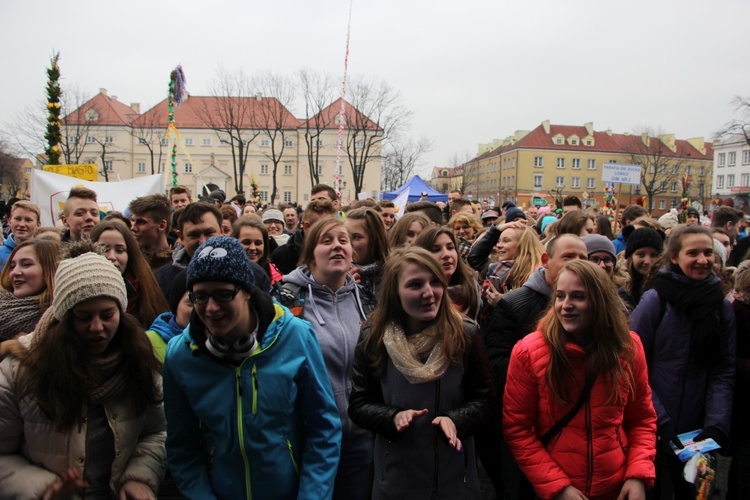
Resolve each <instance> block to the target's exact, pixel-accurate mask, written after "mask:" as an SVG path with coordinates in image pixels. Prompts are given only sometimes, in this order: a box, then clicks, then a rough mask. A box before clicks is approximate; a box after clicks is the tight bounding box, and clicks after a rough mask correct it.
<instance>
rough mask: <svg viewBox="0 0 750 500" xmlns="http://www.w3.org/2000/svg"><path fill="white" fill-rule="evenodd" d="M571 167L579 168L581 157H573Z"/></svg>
mask: <svg viewBox="0 0 750 500" xmlns="http://www.w3.org/2000/svg"><path fill="white" fill-rule="evenodd" d="M573 168H574V169H579V168H581V159H580V158H573Z"/></svg>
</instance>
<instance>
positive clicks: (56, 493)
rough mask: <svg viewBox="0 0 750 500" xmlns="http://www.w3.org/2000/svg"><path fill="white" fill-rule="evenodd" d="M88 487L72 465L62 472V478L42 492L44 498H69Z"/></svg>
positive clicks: (64, 499) (56, 499)
mask: <svg viewBox="0 0 750 500" xmlns="http://www.w3.org/2000/svg"><path fill="white" fill-rule="evenodd" d="M87 487H88V483H87V482H86V481H84V480H83V479H81V475H80V474H79V473H78V471H77V470H76V469H73V468H72V467H71V468H70V469H68V470H66V471H65V472H63V473H62V475H61V476H60V479H59V480H57V481H55V482H54V483H52V484H50V485H49V486H47V489H46V490H44V493H43V494H42V499H43V500H67V499H69V498H71V497H72V496H73V495H74V494H75V493H76V492H77V491H80V490H82V489H84V488H87Z"/></svg>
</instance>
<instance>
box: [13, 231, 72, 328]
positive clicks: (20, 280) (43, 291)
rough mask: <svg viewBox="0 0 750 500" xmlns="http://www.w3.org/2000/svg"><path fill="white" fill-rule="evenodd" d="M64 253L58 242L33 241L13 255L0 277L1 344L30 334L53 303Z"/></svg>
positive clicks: (22, 246)
mask: <svg viewBox="0 0 750 500" xmlns="http://www.w3.org/2000/svg"><path fill="white" fill-rule="evenodd" d="M61 250H62V245H61V244H60V243H58V242H56V241H50V240H30V241H24V242H23V243H21V244H19V245H18V246H17V247H16V248H15V249H14V250H13V252H11V254H10V258H9V259H8V263H7V265H6V266H5V268H4V269H3V272H2V275H0V283H2V288H0V341H2V340H8V339H11V338H13V337H15V336H16V335H18V334H19V333H21V332H24V333H28V332H31V331H32V330H33V329H34V326H35V325H36V322H37V321H39V318H40V317H41V316H42V313H43V312H44V311H45V310H46V309H47V308H48V307H49V305H50V304H51V303H52V290H53V287H54V281H55V271H57V264H58V262H59V261H60V252H61Z"/></svg>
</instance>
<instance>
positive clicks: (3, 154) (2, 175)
mask: <svg viewBox="0 0 750 500" xmlns="http://www.w3.org/2000/svg"><path fill="white" fill-rule="evenodd" d="M22 164H23V160H20V159H18V158H16V157H15V156H14V155H13V153H12V152H11V150H10V147H9V146H8V144H7V143H5V142H4V141H3V142H0V193H2V191H3V188H4V190H5V191H6V192H7V193H8V196H9V197H11V198H13V197H16V196H18V192H19V191H20V190H21V186H23V168H22Z"/></svg>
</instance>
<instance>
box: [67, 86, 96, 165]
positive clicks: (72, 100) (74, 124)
mask: <svg viewBox="0 0 750 500" xmlns="http://www.w3.org/2000/svg"><path fill="white" fill-rule="evenodd" d="M90 99H91V97H90V96H89V95H88V94H87V93H86V91H85V90H83V89H82V88H81V87H79V86H78V85H71V86H69V87H66V89H65V91H64V92H63V96H62V101H61V102H62V114H63V119H62V120H61V124H60V128H61V132H62V134H61V140H60V150H61V151H62V155H63V159H64V161H65V163H66V164H69V165H72V164H78V163H80V162H81V157H82V156H83V154H84V151H85V150H86V138H87V137H88V135H89V131H90V130H91V120H86V119H85V110H84V109H83V107H84V105H85V104H86V103H87V102H88V101H89V100H90ZM76 111H78V115H79V116H75V112H76Z"/></svg>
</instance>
